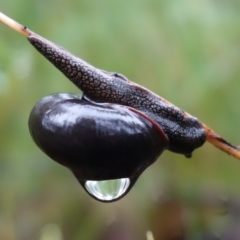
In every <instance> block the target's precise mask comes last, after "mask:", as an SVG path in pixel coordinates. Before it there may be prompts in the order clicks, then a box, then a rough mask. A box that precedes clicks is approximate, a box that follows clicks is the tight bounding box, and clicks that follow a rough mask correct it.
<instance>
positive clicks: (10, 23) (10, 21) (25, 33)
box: [0, 12, 32, 37]
mask: <svg viewBox="0 0 240 240" xmlns="http://www.w3.org/2000/svg"><path fill="white" fill-rule="evenodd" d="M0 22H2V23H4V24H5V25H6V26H8V27H10V28H12V29H13V30H15V31H16V32H19V33H20V34H22V35H23V36H25V37H28V36H30V35H31V34H32V31H30V30H29V29H27V27H25V26H23V25H22V24H20V23H18V22H16V21H14V20H13V19H11V18H9V17H8V16H6V15H4V14H3V13H1V12H0Z"/></svg>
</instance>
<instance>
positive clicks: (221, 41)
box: [0, 0, 240, 240]
mask: <svg viewBox="0 0 240 240" xmlns="http://www.w3.org/2000/svg"><path fill="white" fill-rule="evenodd" d="M0 11H2V12H3V13H5V14H7V15H9V16H10V17H12V18H14V19H16V20H17V21H19V22H21V23H22V24H24V25H27V26H28V27H29V28H30V29H32V30H33V31H35V32H37V33H39V34H40V35H43V36H44V37H46V38H48V39H49V40H52V41H53V42H56V43H57V44H59V45H61V46H63V47H64V48H66V49H68V50H69V51H71V52H72V53H74V54H75V55H77V56H79V57H81V58H83V59H85V60H86V61H88V62H90V63H91V64H93V65H94V66H96V67H98V68H101V69H105V70H107V71H116V72H120V73H123V74H124V75H126V76H127V77H128V78H129V79H131V80H132V81H135V82H137V83H139V84H141V85H143V86H145V87H147V88H149V89H151V90H152V91H154V92H156V93H157V94H159V95H161V96H163V97H164V98H166V99H168V100H169V101H171V102H173V103H174V104H176V105H177V106H179V107H180V108H182V109H184V110H186V111H187V112H189V113H191V114H192V115H194V116H196V117H198V118H199V119H201V120H202V121H203V122H204V123H206V124H207V125H209V126H210V127H212V128H213V129H214V130H215V131H216V132H218V133H219V134H221V135H222V136H224V137H225V138H226V139H229V140H231V141H232V142H233V143H234V142H236V143H237V142H240V134H239V132H240V131H239V121H240V110H239V101H240V95H239V90H240V81H239V78H240V67H239V63H240V44H239V37H240V14H239V11H240V2H239V1H236V0H230V1H223V0H220V1H215V0H209V1H206V0H200V1H190V0H180V1H176V0H149V1H140V0H134V1H127V0H122V1H111V0H102V1H89V0H82V1H73V0H71V1H66V0H61V1H56V0H54V1H46V0H43V1H28V0H21V1H8V0H1V3H0ZM55 92H79V90H78V89H76V88H75V86H73V85H72V84H71V83H70V82H69V81H68V80H67V79H66V78H65V77H64V76H63V75H62V74H61V73H59V72H58V71H57V70H56V69H55V68H54V67H52V65H51V64H50V63H48V62H47V61H46V60H45V59H43V57H42V56H40V54H39V53H37V52H36V51H35V50H34V49H33V48H32V46H31V45H30V44H29V43H28V42H27V41H26V40H25V39H24V38H23V37H22V36H20V35H17V34H16V33H15V32H13V31H12V30H10V29H8V28H6V27H5V26H3V25H1V26H0V111H1V117H0V133H1V134H0V239H4V240H5V239H10V240H15V239H24V240H27V239H49V237H48V236H47V235H46V234H47V233H48V232H50V236H52V235H54V234H55V235H54V237H53V238H52V239H57V237H56V236H59V237H63V238H64V239H72V240H74V239H116V238H115V237H114V236H115V235H116V234H118V235H120V234H122V235H121V236H122V238H121V239H146V232H147V231H148V230H151V231H152V233H153V236H154V237H155V239H164V240H165V239H191V240H192V239H205V237H206V239H207V236H208V237H210V236H212V238H211V239H214V237H219V236H220V237H221V236H222V235H224V234H228V232H233V231H234V228H236V229H238V226H237V225H238V218H239V216H238V213H239V208H240V206H238V202H239V198H240V191H239V187H238V180H239V172H240V163H239V162H237V161H236V160H235V159H233V158H232V157H229V156H227V155H225V154H224V153H221V152H219V151H218V150H217V149H215V148H213V147H211V146H209V145H208V144H206V145H205V146H204V147H203V148H201V149H199V150H197V151H196V152H194V154H193V158H192V159H185V158H184V157H183V156H180V155H174V154H172V153H169V152H166V153H164V154H163V155H162V156H161V159H159V160H158V162H157V163H155V164H154V165H153V166H152V167H150V168H149V169H148V170H146V172H145V173H144V174H143V175H142V177H141V178H140V179H139V180H138V183H137V184H136V186H135V188H134V189H133V190H132V191H131V192H130V193H129V194H128V195H127V196H126V197H125V198H124V199H122V200H120V201H119V202H117V203H112V204H103V203H98V202H96V201H95V200H93V199H91V198H90V197H89V196H88V195H87V194H86V193H85V192H84V190H83V189H82V188H81V187H80V185H79V184H78V183H77V181H76V180H75V178H74V177H73V176H72V175H71V173H70V172H69V171H68V170H67V169H65V168H63V167H61V166H59V165H57V164H56V163H54V162H52V161H51V160H50V159H49V158H48V157H46V156H45V155H44V154H43V153H42V152H41V151H40V150H39V149H38V148H37V147H36V146H35V145H34V143H33V142H32V140H31V138H30V135H29V132H28V126H27V122H28V116H29V113H30V111H31V108H32V107H33V106H34V104H35V103H36V102H37V101H38V100H39V99H41V98H42V97H43V96H45V95H48V94H51V93H55ZM237 211H238V213H236V212H237ZM49 224H50V225H49ZM51 224H53V225H51ZM46 226H47V227H48V228H47V227H46ZM49 226H54V229H53V228H51V229H50V228H49ZM41 229H43V230H42V231H45V232H44V233H41ZM46 229H48V231H47V230H46ZM49 229H50V230H49ZM52 229H53V230H52ZM43 234H45V235H43ZM51 234H52V235H51ZM43 236H44V237H43ZM171 236H172V238H170V237H171ZM224 236H226V235H224ZM127 237H128V238H127ZM208 239H210V238H208Z"/></svg>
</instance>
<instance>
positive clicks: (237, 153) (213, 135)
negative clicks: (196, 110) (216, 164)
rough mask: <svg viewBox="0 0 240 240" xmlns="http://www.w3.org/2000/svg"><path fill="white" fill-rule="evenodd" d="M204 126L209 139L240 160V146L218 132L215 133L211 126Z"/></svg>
mask: <svg viewBox="0 0 240 240" xmlns="http://www.w3.org/2000/svg"><path fill="white" fill-rule="evenodd" d="M203 127H204V129H205V131H206V134H207V139H206V140H207V141H208V142H209V143H211V144H212V145H214V146H215V147H217V148H219V149H220V150H222V151H224V152H225V153H227V154H229V155H231V156H233V157H235V158H237V159H239V160H240V151H239V148H238V147H236V146H234V145H232V144H231V143H229V142H228V141H226V140H225V139H223V138H222V137H221V136H219V135H218V134H217V133H215V132H214V131H213V130H212V129H211V128H209V127H208V126H206V125H204V124H203Z"/></svg>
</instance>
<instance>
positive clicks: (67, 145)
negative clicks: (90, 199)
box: [29, 93, 169, 200]
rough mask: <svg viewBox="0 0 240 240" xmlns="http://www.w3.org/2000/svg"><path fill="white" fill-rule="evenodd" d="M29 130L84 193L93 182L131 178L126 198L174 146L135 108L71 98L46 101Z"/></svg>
mask: <svg viewBox="0 0 240 240" xmlns="http://www.w3.org/2000/svg"><path fill="white" fill-rule="evenodd" d="M29 129H30V133H31V135H32V138H33V139H34V141H35V143H36V144H37V145H38V146H39V147H40V148H41V149H42V151H43V152H45V153H46V154H47V155H48V156H49V157H50V158H52V159H53V160H55V161H56V162H58V163H60V164H62V165H64V166H66V167H67V168H69V169H70V170H71V171H72V172H73V173H74V175H75V176H76V177H77V179H78V180H79V182H80V183H81V184H82V185H83V187H84V188H85V185H84V183H85V182H86V181H89V180H94V181H101V180H111V179H122V178H128V179H129V181H130V184H129V188H128V189H126V192H124V193H125V194H126V193H127V192H128V191H129V190H130V188H131V187H132V186H133V184H134V183H135V181H136V179H137V178H138V177H139V176H140V174H141V173H142V172H143V171H144V170H145V169H146V168H147V167H148V166H149V165H150V164H152V163H153V162H154V161H156V159H157V158H158V157H159V156H160V154H161V153H162V152H163V150H165V149H166V148H167V147H168V143H169V142H168V137H167V136H166V135H165V133H164V132H163V131H162V129H161V128H160V126H159V125H158V124H156V123H155V122H154V121H153V120H151V119H150V118H149V117H147V116H146V115H145V114H143V113H141V112H139V111H137V110H135V109H132V108H129V107H125V106H121V105H117V104H96V103H94V102H91V101H89V100H87V99H84V98H81V97H79V96H78V95H71V94H66V93H61V94H54V95H51V96H47V97H44V98H43V99H42V100H40V101H39V102H38V103H37V104H36V105H35V107H34V108H33V110H32V112H31V114H30V118H29ZM125 194H123V195H121V196H119V198H120V197H123V196H124V195H125ZM94 197H95V196H94ZM98 200H99V199H98ZM114 200H117V199H114Z"/></svg>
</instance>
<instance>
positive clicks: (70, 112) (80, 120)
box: [0, 13, 240, 202]
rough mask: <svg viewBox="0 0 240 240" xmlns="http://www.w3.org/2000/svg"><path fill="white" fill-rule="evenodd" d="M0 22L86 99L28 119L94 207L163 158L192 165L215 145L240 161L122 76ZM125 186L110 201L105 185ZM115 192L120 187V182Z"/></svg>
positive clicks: (60, 100) (49, 101) (61, 101)
mask: <svg viewBox="0 0 240 240" xmlns="http://www.w3.org/2000/svg"><path fill="white" fill-rule="evenodd" d="M0 21H1V22H3V23H4V24H6V25H7V26H9V27H11V28H13V29H14V30H16V31H18V32H20V33H21V34H22V35H24V36H26V37H27V39H28V40H29V42H30V43H31V44H32V45H33V46H34V47H35V48H36V49H37V50H38V51H39V52H40V53H41V54H42V55H43V56H44V57H45V58H47V59H48V60H49V61H50V62H51V63H52V64H53V65H54V66H56V67H57V68H58V69H59V70H60V71H61V72H62V73H63V74H64V75H65V76H66V77H67V78H68V79H70V80H71V81H72V82H73V83H74V84H75V85H76V86H77V87H78V88H80V89H81V90H82V91H83V96H76V95H71V94H65V93H64V94H55V95H51V96H48V97H45V98H43V99H42V100H40V101H39V102H38V103H37V104H36V105H35V107H34V108H33V110H32V112H31V114H30V118H29V129H30V133H31V135H32V138H33V140H34V141H35V143H36V144H37V145H38V146H39V147H40V148H41V149H42V150H43V151H44V152H45V153H46V154H47V155H48V156H49V157H51V158H52V159H53V160H55V161H57V162H58V163H60V164H62V165H64V166H66V167H68V168H69V169H70V170H71V171H72V172H73V174H74V175H75V176H76V177H77V179H78V180H79V182H80V183H81V185H82V186H83V188H84V189H85V190H86V191H87V192H88V193H89V194H90V195H91V196H92V197H94V198H95V199H97V200H99V201H103V202H111V201H116V200H118V199H120V198H121V197H123V196H124V195H126V194H127V192H128V191H129V190H130V189H131V187H132V186H133V185H134V183H135V181H136V180H137V178H138V177H139V176H140V174H141V173H142V172H143V171H144V170H145V169H146V168H147V167H148V166H149V165H150V164H152V163H153V162H154V161H156V159H157V158H158V157H159V156H160V154H161V153H162V152H163V150H165V149H167V150H169V151H172V152H175V153H180V154H183V155H185V156H186V157H191V155H192V152H193V151H194V150H195V149H196V148H198V147H200V146H202V145H203V144H204V142H205V141H208V142H210V143H211V144H213V145H215V146H216V147H218V148H219V149H221V150H223V151H225V152H226V153H228V154H230V155H232V156H234V157H235V158H237V159H240V151H239V150H238V148H237V147H235V146H234V145H232V144H230V143H229V142H227V141H226V140H224V139H223V138H222V137H220V136H219V135H217V134H216V133H215V132H214V131H213V130H211V129H210V128H209V127H207V126H206V125H205V124H203V123H201V122H200V121H199V120H198V119H197V118H195V117H193V116H191V115H190V114H188V113H186V112H184V111H182V110H181V109H179V108H178V107H176V106H174V105H173V104H171V103H169V102H168V101H166V100H165V99H163V98H161V97H160V96H158V95H156V94H154V93H153V92H151V91H150V90H148V89H146V88H144V87H142V86H140V85H137V84H136V83H133V82H131V81H129V80H128V79H127V78H126V77H124V76H123V75H121V74H117V73H111V72H106V71H103V70H100V69H97V68H95V67H93V66H92V65H90V64H88V63H86V62H85V61H83V60H81V59H80V58H77V57H75V56H74V55H72V54H71V53H69V52H68V51H66V50H65V49H63V48H62V47H60V46H58V45H56V44H54V43H52V42H50V41H48V40H46V39H45V38H43V37H41V36H39V35H37V34H36V33H34V32H32V31H30V30H29V29H27V28H26V27H24V26H22V25H20V24H19V23H17V22H15V21H14V20H12V19H10V18H8V17H7V16H5V15H4V14H2V13H0ZM114 179H118V180H119V181H117V185H116V186H115V189H116V191H115V190H114V191H113V193H111V194H109V193H106V192H105V190H104V188H105V187H106V185H105V181H106V180H107V182H111V181H114ZM114 184H116V182H114Z"/></svg>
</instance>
